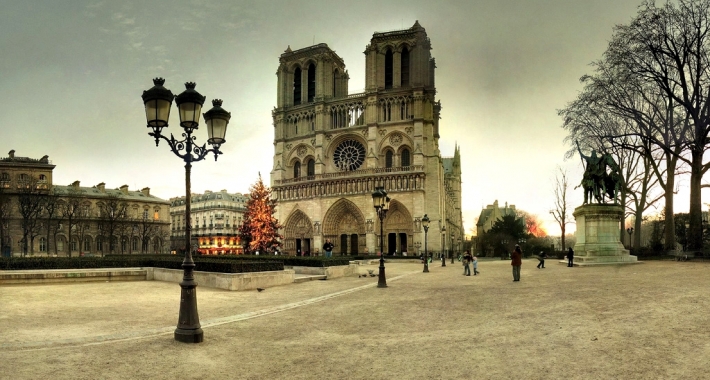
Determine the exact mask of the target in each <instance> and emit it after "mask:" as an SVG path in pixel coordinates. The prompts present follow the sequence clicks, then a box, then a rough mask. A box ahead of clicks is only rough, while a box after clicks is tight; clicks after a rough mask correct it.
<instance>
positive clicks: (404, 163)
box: [402, 148, 411, 167]
mask: <svg viewBox="0 0 710 380" xmlns="http://www.w3.org/2000/svg"><path fill="white" fill-rule="evenodd" d="M410 165H411V160H410V158H409V149H406V148H405V149H402V166H404V167H406V166H410Z"/></svg>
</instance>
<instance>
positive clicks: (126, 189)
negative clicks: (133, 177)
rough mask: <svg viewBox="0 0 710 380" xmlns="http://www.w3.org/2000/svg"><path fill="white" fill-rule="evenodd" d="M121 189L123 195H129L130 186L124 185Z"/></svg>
mask: <svg viewBox="0 0 710 380" xmlns="http://www.w3.org/2000/svg"><path fill="white" fill-rule="evenodd" d="M119 189H121V193H123V194H125V195H128V185H123V186H121V187H120V188H119Z"/></svg>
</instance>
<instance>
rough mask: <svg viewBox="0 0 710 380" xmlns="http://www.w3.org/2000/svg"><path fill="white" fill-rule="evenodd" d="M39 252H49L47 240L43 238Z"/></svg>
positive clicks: (40, 240)
mask: <svg viewBox="0 0 710 380" xmlns="http://www.w3.org/2000/svg"><path fill="white" fill-rule="evenodd" d="M39 251H40V252H47V239H45V238H43V237H41V238H39Z"/></svg>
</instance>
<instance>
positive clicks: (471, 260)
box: [462, 251, 480, 276]
mask: <svg viewBox="0 0 710 380" xmlns="http://www.w3.org/2000/svg"><path fill="white" fill-rule="evenodd" d="M462 262H463V275H464V276H470V275H471V268H470V266H469V265H470V264H473V275H474V276H475V275H477V274H478V273H480V272H478V258H477V257H476V256H473V255H471V252H469V251H466V253H464V255H463V261H462Z"/></svg>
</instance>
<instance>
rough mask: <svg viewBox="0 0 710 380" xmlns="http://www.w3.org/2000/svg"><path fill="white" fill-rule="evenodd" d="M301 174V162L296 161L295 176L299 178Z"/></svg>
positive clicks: (294, 166)
mask: <svg viewBox="0 0 710 380" xmlns="http://www.w3.org/2000/svg"><path fill="white" fill-rule="evenodd" d="M300 176H301V163H300V162H296V163H295V164H293V178H298V177H300Z"/></svg>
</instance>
